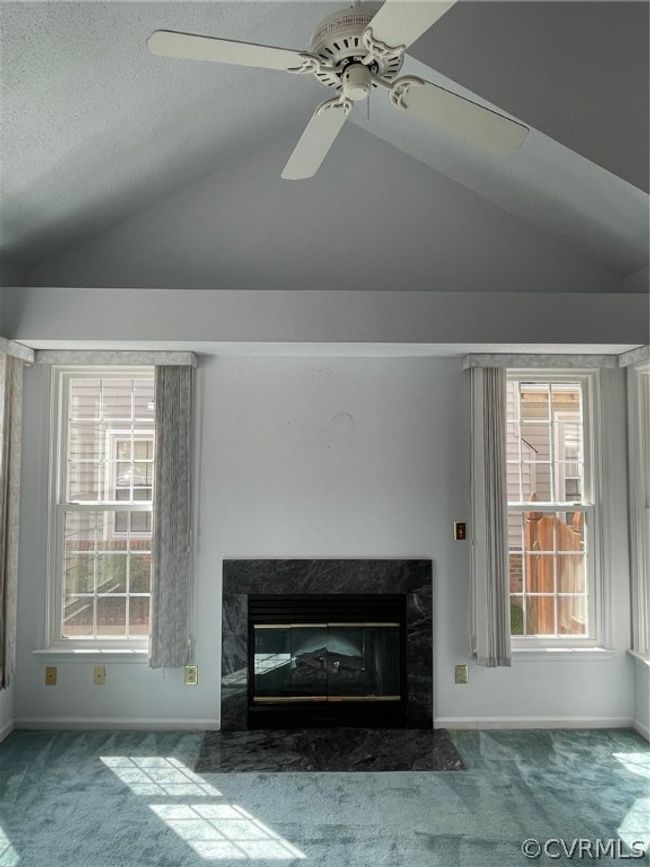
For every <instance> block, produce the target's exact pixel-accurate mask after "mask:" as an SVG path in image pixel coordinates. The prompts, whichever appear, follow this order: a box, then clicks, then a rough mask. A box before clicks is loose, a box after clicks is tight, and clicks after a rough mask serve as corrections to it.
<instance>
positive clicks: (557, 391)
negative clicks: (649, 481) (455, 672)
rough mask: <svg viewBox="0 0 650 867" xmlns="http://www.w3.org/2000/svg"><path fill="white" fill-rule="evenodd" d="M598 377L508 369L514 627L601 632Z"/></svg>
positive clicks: (526, 631)
mask: <svg viewBox="0 0 650 867" xmlns="http://www.w3.org/2000/svg"><path fill="white" fill-rule="evenodd" d="M590 386H591V376H590V375H587V374H583V375H577V374H567V375H563V374H553V376H552V377H549V374H545V375H542V374H531V373H530V372H527V373H522V374H519V373H517V372H509V373H508V382H507V409H506V412H507V419H506V422H507V454H506V457H507V488H508V551H509V577H510V612H511V633H512V635H513V636H520V637H521V639H522V640H523V639H526V638H527V639H531V640H532V643H536V642H545V643H552V644H563V643H564V644H576V643H586V642H589V641H592V642H594V640H595V638H596V620H595V604H594V602H595V592H594V556H593V555H594V548H595V546H594V535H595V534H594V527H595V522H596V507H595V503H594V495H593V491H594V480H593V466H592V463H593V462H592V460H591V454H592V448H591V440H590V437H591V424H590V415H591V410H590V406H591V399H590V392H591V387H590Z"/></svg>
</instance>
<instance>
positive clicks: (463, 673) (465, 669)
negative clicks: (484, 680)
mask: <svg viewBox="0 0 650 867" xmlns="http://www.w3.org/2000/svg"><path fill="white" fill-rule="evenodd" d="M454 680H455V682H456V683H468V681H469V665H467V663H465V664H464V665H455V666H454Z"/></svg>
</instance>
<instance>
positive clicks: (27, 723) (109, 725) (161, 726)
mask: <svg viewBox="0 0 650 867" xmlns="http://www.w3.org/2000/svg"><path fill="white" fill-rule="evenodd" d="M14 727H15V728H17V729H93V730H95V729H108V730H112V729H120V730H125V729H131V730H132V731H141V730H148V731H179V732H187V731H192V732H194V731H202V732H203V731H218V729H219V723H218V722H217V721H216V720H213V719H145V718H142V717H134V718H125V717H76V716H75V717H25V718H22V719H17V720H14Z"/></svg>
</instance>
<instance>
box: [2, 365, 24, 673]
mask: <svg viewBox="0 0 650 867" xmlns="http://www.w3.org/2000/svg"><path fill="white" fill-rule="evenodd" d="M22 394H23V361H22V360H21V359H19V358H16V357H15V356H12V355H7V354H4V353H3V354H0V689H5V688H6V687H7V686H9V684H10V683H11V680H12V678H13V675H14V669H15V663H16V596H17V590H18V515H19V509H20V449H21V426H22Z"/></svg>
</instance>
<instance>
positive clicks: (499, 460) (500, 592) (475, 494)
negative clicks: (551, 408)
mask: <svg viewBox="0 0 650 867" xmlns="http://www.w3.org/2000/svg"><path fill="white" fill-rule="evenodd" d="M471 377H472V525H471V526H472V533H471V536H472V559H471V569H470V586H471V592H470V620H471V627H470V630H471V635H470V640H471V647H472V653H473V654H474V655H475V656H476V660H477V662H478V664H479V665H485V666H489V667H495V666H509V665H511V661H512V658H511V646H510V596H509V586H508V585H509V582H508V507H507V488H506V372H505V369H503V368H496V367H487V368H479V367H475V368H472V371H471Z"/></svg>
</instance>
